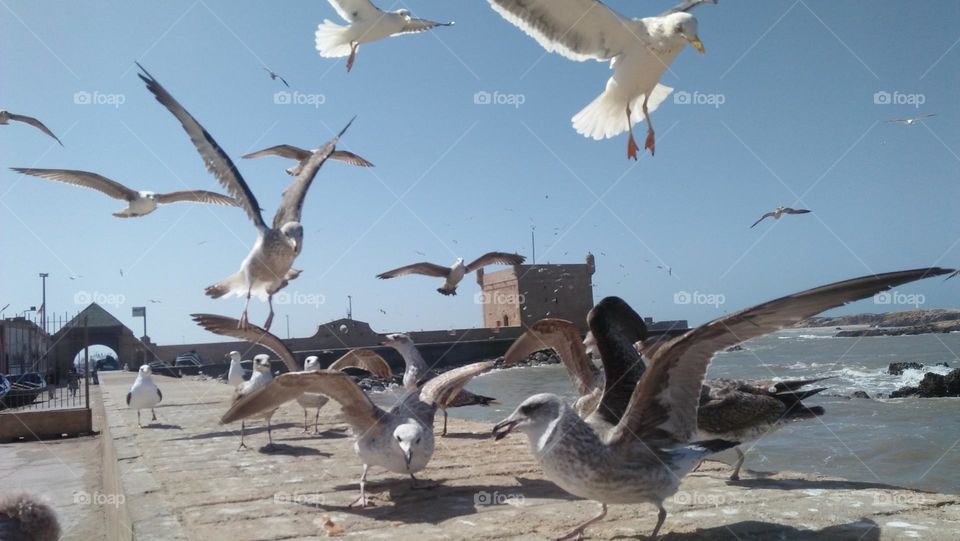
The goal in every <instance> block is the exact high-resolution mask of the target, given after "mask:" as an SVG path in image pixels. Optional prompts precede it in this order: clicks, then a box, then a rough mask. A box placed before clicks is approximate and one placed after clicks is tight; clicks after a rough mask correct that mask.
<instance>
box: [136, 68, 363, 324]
mask: <svg viewBox="0 0 960 541" xmlns="http://www.w3.org/2000/svg"><path fill="white" fill-rule="evenodd" d="M137 66H138V67H139V68H140V70H141V71H143V73H141V74H139V75H140V79H142V80H143V82H145V83H146V84H147V89H148V90H150V92H151V93H153V95H154V97H155V98H156V99H157V101H158V102H160V103H161V104H162V105H163V106H164V107H166V108H167V110H168V111H170V113H171V114H173V116H175V117H176V118H177V120H179V121H180V124H181V125H182V126H183V129H184V131H186V132H187V135H189V136H190V140H191V141H192V142H193V145H194V146H195V147H196V149H197V152H198V153H199V154H200V157H201V158H203V162H204V165H206V166H207V171H209V172H210V174H212V175H213V176H214V177H216V179H217V181H218V182H219V183H220V185H221V186H223V187H224V188H226V189H227V191H229V192H230V194H231V195H233V196H234V198H235V199H236V200H237V201H238V202H239V203H240V206H241V208H243V210H244V211H245V212H246V213H247V217H249V218H250V220H251V221H252V222H253V224H254V225H255V226H256V228H257V240H256V242H255V243H254V245H253V248H252V249H251V250H250V253H249V254H248V255H247V257H246V259H244V260H243V262H242V263H241V264H240V270H239V271H237V272H236V273H235V274H232V275H230V276H228V277H227V278H226V279H224V280H223V281H221V282H219V283H216V284H214V285H212V286H209V287H207V289H206V294H207V295H209V296H210V297H213V298H214V299H219V298H220V297H223V296H225V295H237V296H246V299H247V302H246V303H245V304H244V306H243V314H242V315H241V316H240V321H239V325H240V327H241V328H246V327H247V326H248V325H249V323H248V321H247V308H248V307H249V305H250V297H251V296H252V295H253V294H254V293H256V294H257V296H258V297H260V298H261V299H263V298H266V300H267V303H268V304H269V305H270V313H269V315H268V316H267V321H266V323H264V327H265V328H266V329H269V328H270V324H271V323H272V322H273V296H274V295H275V294H276V293H277V292H278V291H280V290H281V289H283V288H285V287H286V286H287V284H288V283H289V282H290V280H293V279H295V278H296V277H297V276H300V272H301V271H299V270H297V269H294V268H293V261H294V260H295V259H296V258H297V256H299V255H300V251H301V250H302V249H303V225H302V224H301V223H300V216H301V214H302V212H303V202H304V199H305V198H306V196H307V190H309V188H310V184H311V183H313V179H314V177H316V176H317V172H318V171H320V167H321V166H323V164H324V162H326V161H327V158H329V157H330V154H331V153H333V152H334V151H335V150H336V149H337V141H339V139H340V136H342V135H343V133H344V132H346V131H347V128H349V127H350V124H351V123H353V120H351V121H350V123H348V124H347V125H346V127H344V128H343V130H341V131H340V133H339V134H338V135H337V136H336V137H334V138H333V139H332V140H331V141H329V142H328V143H327V144H326V145H324V146H322V147H321V148H320V149H319V150H317V151H316V152H314V153H313V155H312V156H311V157H310V160H309V161H308V162H307V164H306V165H304V167H303V170H302V171H301V172H300V174H299V175H298V176H297V178H296V179H295V180H294V181H293V182H292V183H291V184H290V186H289V187H287V189H286V190H285V191H284V192H283V197H282V199H281V201H280V207H279V208H278V209H277V212H276V214H274V216H273V224H272V225H267V223H266V222H264V221H263V215H262V214H261V212H260V204H259V203H258V202H257V198H256V197H255V196H254V195H253V192H252V191H250V187H249V186H248V185H247V182H246V181H245V180H244V179H243V177H242V176H241V175H240V171H238V170H237V167H236V166H235V165H234V164H233V161H232V160H231V159H230V157H229V156H227V154H226V152H224V151H223V149H222V148H220V145H218V144H217V142H216V141H215V140H214V139H213V136H211V135H210V133H209V132H208V131H207V130H206V129H204V127H203V126H201V125H200V123H199V122H197V120H196V119H195V118H193V116H192V115H190V113H188V112H187V110H186V109H184V108H183V106H182V105H180V102H178V101H177V100H176V99H175V98H174V97H173V96H172V95H170V93H169V92H167V89H165V88H163V86H162V85H161V84H160V82H159V81H157V80H156V79H154V78H153V76H152V75H150V73H149V72H148V71H147V70H146V69H144V68H143V66H141V65H140V64H137Z"/></svg>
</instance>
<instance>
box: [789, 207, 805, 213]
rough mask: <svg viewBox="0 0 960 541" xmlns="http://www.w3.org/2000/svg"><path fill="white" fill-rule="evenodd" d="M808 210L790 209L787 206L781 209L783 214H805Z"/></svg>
mask: <svg viewBox="0 0 960 541" xmlns="http://www.w3.org/2000/svg"><path fill="white" fill-rule="evenodd" d="M808 212H810V211H809V210H807V209H792V208H789V207H787V208H785V209H783V213H784V214H807V213H808Z"/></svg>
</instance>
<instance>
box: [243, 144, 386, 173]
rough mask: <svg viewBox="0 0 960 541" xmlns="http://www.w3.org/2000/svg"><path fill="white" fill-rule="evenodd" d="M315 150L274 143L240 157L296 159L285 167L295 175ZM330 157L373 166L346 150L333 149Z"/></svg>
mask: <svg viewBox="0 0 960 541" xmlns="http://www.w3.org/2000/svg"><path fill="white" fill-rule="evenodd" d="M316 151H317V149H313V150H307V149H305V148H300V147H295V146H293V145H276V146H272V147H270V148H265V149H263V150H258V151H256V152H251V153H249V154H244V155H243V156H240V157H241V158H243V159H244V160H252V159H255V158H263V157H266V156H280V157H281V158H287V159H290V160H296V161H297V165H295V166H293V167H290V168H288V169H286V172H287V174H288V175H291V176H294V177H295V176H297V175H299V174H300V172H301V171H303V166H304V165H306V163H307V161H308V160H309V159H310V156H313V153H314V152H316ZM330 159H331V160H336V161H340V162H346V163H349V164H350V165H355V166H357V167H373V164H372V163H370V162H369V161H368V160H366V159H364V158H361V157H360V156H358V155H356V154H354V153H353V152H350V151H348V150H334V151H333V152H332V153H331V154H330Z"/></svg>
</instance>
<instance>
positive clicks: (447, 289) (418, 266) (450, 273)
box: [377, 252, 526, 295]
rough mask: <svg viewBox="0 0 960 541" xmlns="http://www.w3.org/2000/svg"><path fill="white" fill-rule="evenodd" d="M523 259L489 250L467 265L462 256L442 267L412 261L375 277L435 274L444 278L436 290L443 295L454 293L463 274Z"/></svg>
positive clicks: (382, 278) (514, 263)
mask: <svg viewBox="0 0 960 541" xmlns="http://www.w3.org/2000/svg"><path fill="white" fill-rule="evenodd" d="M524 260H526V258H525V257H523V256H522V255H517V254H508V253H504V252H490V253H487V254H484V255H482V256H480V257H478V258H477V259H476V260H475V261H473V262H471V263H470V264H469V265H464V264H463V258H462V257H458V258H457V260H456V261H455V262H454V263H453V265H451V266H450V267H444V266H442V265H437V264H435V263H427V262H423V263H414V264H412V265H407V266H404V267H400V268H397V269H393V270H389V271H387V272H384V273H381V274H378V275H377V278H380V279H381V280H386V279H388V278H396V277H397V276H405V275H407V274H422V275H424V276H436V277H437V278H445V279H446V282H444V284H443V287H441V288H438V289H437V291H439V292H440V293H441V294H443V295H456V294H457V285H458V284H459V283H460V281H461V280H463V277H464V275H466V274H469V273H471V272H473V271H475V270H477V269H480V268H483V267H486V266H487V265H520V264H521V263H523V262H524Z"/></svg>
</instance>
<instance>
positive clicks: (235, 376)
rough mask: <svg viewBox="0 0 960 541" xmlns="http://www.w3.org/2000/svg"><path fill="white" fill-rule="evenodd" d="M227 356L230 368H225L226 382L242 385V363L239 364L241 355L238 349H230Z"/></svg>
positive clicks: (241, 358)
mask: <svg viewBox="0 0 960 541" xmlns="http://www.w3.org/2000/svg"><path fill="white" fill-rule="evenodd" d="M227 356H228V357H230V369H229V370H227V383H229V384H230V385H233V386H234V387H236V386H238V385H243V382H244V379H243V365H242V364H240V363H241V362H242V361H243V357H242V356H241V355H240V352H239V351H231V352H230V353H228V354H227Z"/></svg>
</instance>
